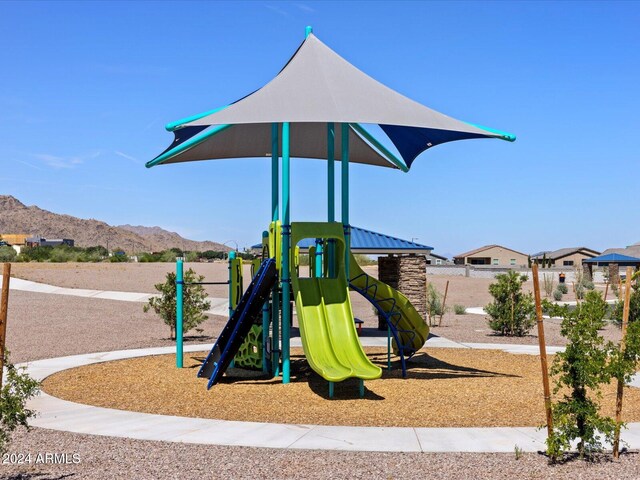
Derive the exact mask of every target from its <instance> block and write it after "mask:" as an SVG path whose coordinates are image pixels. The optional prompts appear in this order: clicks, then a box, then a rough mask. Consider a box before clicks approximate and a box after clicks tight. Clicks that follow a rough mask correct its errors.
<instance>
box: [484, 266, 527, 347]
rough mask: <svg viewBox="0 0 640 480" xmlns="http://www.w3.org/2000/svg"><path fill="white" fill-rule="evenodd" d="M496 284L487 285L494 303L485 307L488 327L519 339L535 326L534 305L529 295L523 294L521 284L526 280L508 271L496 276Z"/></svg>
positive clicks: (522, 276)
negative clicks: (488, 317) (487, 315)
mask: <svg viewBox="0 0 640 480" xmlns="http://www.w3.org/2000/svg"><path fill="white" fill-rule="evenodd" d="M496 280H497V282H496V283H492V284H491V285H489V293H490V294H491V295H492V296H493V298H494V301H493V302H492V303H490V304H489V305H487V306H486V307H485V311H486V312H487V314H489V316H490V317H491V318H490V319H489V320H488V323H489V327H490V328H491V329H492V330H493V331H495V332H497V333H499V334H500V335H508V336H517V337H521V336H523V335H526V334H527V333H528V332H529V330H531V327H533V325H534V324H535V305H534V303H533V296H532V295H531V293H527V294H525V293H523V291H522V284H523V283H524V282H525V281H526V280H527V276H526V275H521V274H518V273H517V272H515V271H514V270H510V271H509V272H508V273H502V274H499V275H496Z"/></svg>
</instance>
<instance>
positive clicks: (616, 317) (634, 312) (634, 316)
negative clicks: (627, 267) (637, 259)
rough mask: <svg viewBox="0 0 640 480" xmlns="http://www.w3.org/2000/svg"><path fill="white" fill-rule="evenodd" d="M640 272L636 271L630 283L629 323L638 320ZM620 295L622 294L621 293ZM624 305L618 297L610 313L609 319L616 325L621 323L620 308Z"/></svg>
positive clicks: (639, 309)
mask: <svg viewBox="0 0 640 480" xmlns="http://www.w3.org/2000/svg"><path fill="white" fill-rule="evenodd" d="M639 281H640V272H636V273H634V274H633V277H632V282H633V283H632V285H631V302H630V304H629V323H630V324H631V323H634V322H636V321H638V320H640V284H639V283H638V282H639ZM621 297H622V295H621ZM623 306H624V300H623V298H620V299H619V300H618V301H617V302H616V304H615V306H614V307H613V312H612V313H611V319H612V320H613V321H614V322H615V323H616V324H617V325H618V326H621V325H622V308H623Z"/></svg>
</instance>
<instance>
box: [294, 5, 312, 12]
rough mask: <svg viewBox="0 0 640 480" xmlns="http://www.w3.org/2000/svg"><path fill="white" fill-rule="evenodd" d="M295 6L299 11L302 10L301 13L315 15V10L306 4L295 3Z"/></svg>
mask: <svg viewBox="0 0 640 480" xmlns="http://www.w3.org/2000/svg"><path fill="white" fill-rule="evenodd" d="M295 6H296V7H298V8H299V9H300V10H302V11H303V12H306V13H316V9H315V8H313V7H310V6H309V5H307V4H306V3H296V4H295Z"/></svg>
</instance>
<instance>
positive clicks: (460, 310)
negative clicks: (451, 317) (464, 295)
mask: <svg viewBox="0 0 640 480" xmlns="http://www.w3.org/2000/svg"><path fill="white" fill-rule="evenodd" d="M453 312H454V313H455V314H456V315H464V314H466V313H467V308H466V307H465V306H464V305H460V304H458V303H456V304H455V305H454V306H453Z"/></svg>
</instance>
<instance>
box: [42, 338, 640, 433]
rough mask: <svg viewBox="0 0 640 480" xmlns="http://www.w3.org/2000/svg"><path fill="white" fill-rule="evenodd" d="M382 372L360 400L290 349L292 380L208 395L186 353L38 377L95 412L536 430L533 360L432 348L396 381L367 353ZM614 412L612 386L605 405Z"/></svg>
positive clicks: (638, 399)
mask: <svg viewBox="0 0 640 480" xmlns="http://www.w3.org/2000/svg"><path fill="white" fill-rule="evenodd" d="M366 351H367V353H368V355H369V356H370V358H372V359H373V361H374V362H375V363H377V364H378V365H380V366H381V367H383V368H384V372H383V377H382V378H381V379H379V380H374V381H368V382H365V386H366V393H365V397H364V398H363V399H360V398H359V397H358V387H357V381H356V380H354V379H351V380H347V381H345V382H342V383H339V384H336V389H335V398H334V399H329V398H328V384H327V382H326V381H324V380H323V379H321V378H320V377H319V376H318V375H316V374H315V373H314V372H313V371H312V370H311V369H310V367H309V366H308V364H307V362H306V360H305V358H304V355H303V353H302V350H301V349H292V356H291V358H292V362H291V369H292V381H291V383H290V384H288V385H283V384H282V383H281V381H280V379H265V378H264V377H262V378H261V376H260V374H256V373H255V372H251V373H247V372H246V371H241V370H239V369H233V370H231V371H230V372H229V373H228V374H227V376H225V378H224V379H223V382H222V383H220V384H218V385H216V386H214V387H213V388H212V389H211V390H209V391H207V389H206V381H205V380H204V379H201V378H197V377H196V372H197V370H198V368H199V366H200V364H201V362H202V361H203V360H204V357H205V355H206V353H205V352H202V353H193V354H186V355H185V368H183V369H181V370H179V369H177V368H175V357H174V356H173V355H162V356H152V357H144V358H136V359H128V360H121V361H115V362H108V363H99V364H94V365H89V366H86V367H80V368H75V369H71V370H66V371H64V372H60V373H58V374H55V375H53V376H51V377H49V378H47V379H46V380H45V381H44V385H43V388H44V390H45V391H46V392H47V393H49V394H50V395H53V396H56V397H59V398H63V399H65V400H70V401H73V402H78V403H84V404H90V405H96V406H101V407H108V408H116V409H121V410H132V411H138V412H146V413H156V414H164V415H178V416H185V417H200V418H217V419H224V420H241V421H255V422H274V423H295V424H314V425H351V426H380V427H497V426H514V427H515V426H540V425H542V424H543V423H544V419H545V417H544V407H543V395H542V382H541V378H540V362H539V358H538V357H537V356H533V355H513V354H509V353H505V352H501V351H497V350H470V349H469V350H467V349H429V350H428V352H425V351H421V352H419V353H418V354H417V355H416V356H415V357H414V358H413V359H412V360H411V361H410V364H409V370H408V378H407V379H402V377H401V371H400V364H399V360H397V357H392V359H393V360H394V361H393V370H392V371H391V372H389V371H387V370H386V351H385V350H381V349H375V348H368V349H366ZM602 406H603V413H604V414H606V415H610V416H613V414H614V407H615V385H613V384H612V385H609V386H608V388H607V389H605V391H604V395H603V399H602ZM623 419H624V421H640V390H639V389H635V388H626V389H625V397H624V413H623Z"/></svg>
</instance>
